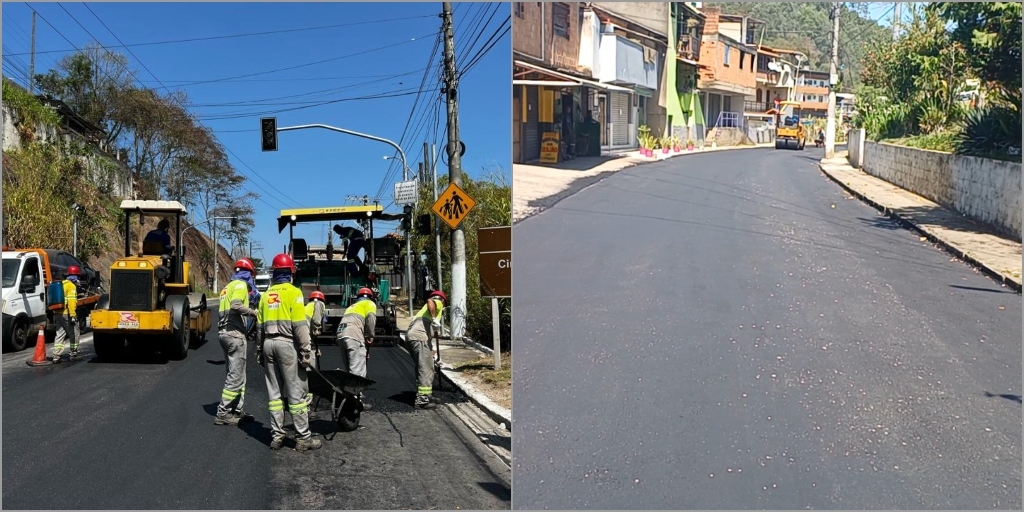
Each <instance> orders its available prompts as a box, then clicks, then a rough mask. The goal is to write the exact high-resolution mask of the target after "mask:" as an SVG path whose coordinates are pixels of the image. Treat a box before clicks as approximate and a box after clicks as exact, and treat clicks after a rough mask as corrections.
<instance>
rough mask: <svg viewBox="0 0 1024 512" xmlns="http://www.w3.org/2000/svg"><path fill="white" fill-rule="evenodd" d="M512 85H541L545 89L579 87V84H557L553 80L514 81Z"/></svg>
mask: <svg viewBox="0 0 1024 512" xmlns="http://www.w3.org/2000/svg"><path fill="white" fill-rule="evenodd" d="M512 85H541V86H545V87H579V86H580V83H579V82H568V81H566V82H555V81H553V80H512Z"/></svg>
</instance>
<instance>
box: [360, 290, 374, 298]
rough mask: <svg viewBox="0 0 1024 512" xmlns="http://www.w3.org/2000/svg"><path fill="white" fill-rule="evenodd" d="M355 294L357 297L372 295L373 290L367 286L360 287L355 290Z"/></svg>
mask: <svg viewBox="0 0 1024 512" xmlns="http://www.w3.org/2000/svg"><path fill="white" fill-rule="evenodd" d="M356 296H357V297H373V290H371V289H369V288H360V289H359V291H357V292H356Z"/></svg>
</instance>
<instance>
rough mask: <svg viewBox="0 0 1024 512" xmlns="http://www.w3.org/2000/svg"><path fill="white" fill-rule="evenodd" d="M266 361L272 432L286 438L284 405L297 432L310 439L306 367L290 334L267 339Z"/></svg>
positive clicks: (274, 436) (264, 346)
mask: <svg viewBox="0 0 1024 512" xmlns="http://www.w3.org/2000/svg"><path fill="white" fill-rule="evenodd" d="M263 364H264V365H265V368H264V370H265V372H264V373H265V374H266V376H267V378H266V380H267V397H268V399H269V400H270V403H269V405H270V432H271V436H272V437H273V438H274V439H284V437H285V432H284V406H285V403H287V404H288V412H289V413H290V414H291V415H292V423H293V424H294V425H295V432H296V434H298V437H299V438H300V439H309V438H310V437H312V435H313V434H312V433H311V432H310V431H309V404H308V403H307V402H306V393H307V391H308V389H309V388H308V384H307V383H306V371H305V369H304V368H302V367H301V365H300V364H299V351H298V350H297V349H296V348H295V343H294V342H293V341H292V340H290V339H287V338H271V339H268V340H266V341H264V342H263Z"/></svg>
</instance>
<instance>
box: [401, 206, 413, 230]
mask: <svg viewBox="0 0 1024 512" xmlns="http://www.w3.org/2000/svg"><path fill="white" fill-rule="evenodd" d="M402 213H403V214H404V215H403V216H402V229H403V230H405V231H411V230H412V206H408V205H406V206H405V207H404V208H402Z"/></svg>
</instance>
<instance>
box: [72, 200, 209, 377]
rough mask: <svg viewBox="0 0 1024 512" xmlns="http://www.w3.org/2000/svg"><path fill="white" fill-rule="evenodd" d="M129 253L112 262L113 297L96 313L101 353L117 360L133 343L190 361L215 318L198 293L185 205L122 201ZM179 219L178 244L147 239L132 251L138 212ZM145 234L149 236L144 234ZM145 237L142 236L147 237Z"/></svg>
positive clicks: (141, 215) (96, 341) (96, 340)
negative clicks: (186, 243) (188, 254)
mask: <svg viewBox="0 0 1024 512" xmlns="http://www.w3.org/2000/svg"><path fill="white" fill-rule="evenodd" d="M121 210H122V211H124V235H125V238H124V257H123V258H120V259H118V260H116V261H114V263H113V264H112V265H111V266H110V280H109V282H110V295H109V298H108V300H106V301H101V303H100V305H99V306H97V308H96V309H95V310H93V312H92V314H91V315H90V323H91V326H92V330H93V343H94V345H95V349H96V355H97V356H99V357H100V358H101V359H114V358H117V357H118V356H119V355H120V354H121V353H122V351H123V350H124V348H125V346H126V345H127V344H128V343H134V344H145V345H149V347H150V348H152V349H155V350H158V351H160V352H162V353H163V355H164V356H165V357H167V358H168V359H172V360H180V359H184V358H185V357H186V356H187V355H188V349H189V347H190V346H192V344H193V343H194V342H199V341H200V340H202V339H203V338H205V337H206V333H207V332H208V331H209V330H210V326H211V316H212V313H211V312H210V310H209V308H208V307H207V303H206V294H205V293H193V289H192V285H191V283H190V282H189V279H188V275H189V263H188V261H186V260H185V248H184V247H183V246H182V243H181V235H182V229H181V228H182V226H181V217H182V215H184V214H185V213H187V212H186V210H185V207H184V206H183V205H182V204H181V203H179V202H177V201H134V200H124V201H122V202H121ZM133 214H135V215H138V217H139V225H140V226H141V225H143V222H144V219H145V217H146V216H157V217H173V218H174V222H173V225H172V226H173V229H174V230H175V233H176V237H175V240H177V241H178V246H177V247H172V248H171V251H170V253H171V254H167V252H168V251H167V250H166V248H165V247H164V245H163V243H162V242H143V243H141V244H140V245H141V246H142V250H141V251H140V252H137V253H134V254H133V252H132V245H133V244H132V236H131V233H132V230H131V224H132V223H131V218H132V215H133ZM140 235H141V236H144V234H142V233H140ZM141 236H140V238H141Z"/></svg>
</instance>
